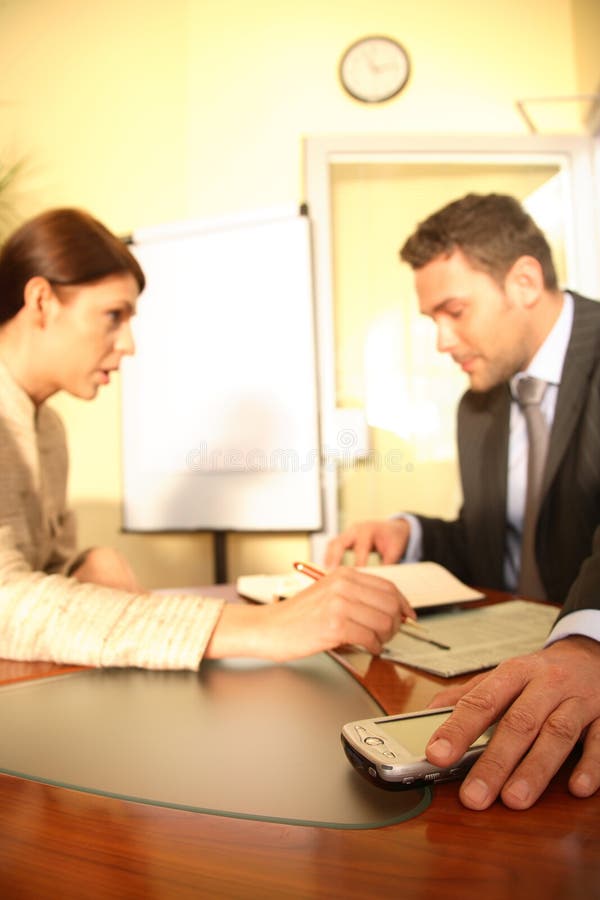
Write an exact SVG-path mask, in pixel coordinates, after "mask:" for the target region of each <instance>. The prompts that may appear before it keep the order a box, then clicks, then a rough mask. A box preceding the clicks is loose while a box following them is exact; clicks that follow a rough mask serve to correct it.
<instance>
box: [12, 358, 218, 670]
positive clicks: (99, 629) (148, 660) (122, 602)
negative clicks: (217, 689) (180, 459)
mask: <svg viewBox="0 0 600 900" xmlns="http://www.w3.org/2000/svg"><path fill="white" fill-rule="evenodd" d="M67 472H68V457H67V448H66V441H65V433H64V428H63V425H62V422H61V420H60V418H59V416H58V415H57V413H56V412H55V411H54V410H52V409H51V408H50V407H48V406H46V405H42V406H41V407H39V408H36V407H35V406H34V405H33V403H32V402H31V400H30V399H29V397H28V396H27V394H26V393H25V392H24V391H23V390H22V389H21V388H20V387H19V386H18V385H17V384H16V383H15V382H14V380H13V379H12V377H11V375H10V373H9V372H8V370H7V369H6V367H5V366H4V365H3V364H2V363H0V657H3V658H6V659H22V660H53V661H55V662H64V663H77V664H83V665H92V666H142V667H145V668H153V669H196V668H197V667H198V665H199V663H200V660H201V658H202V655H203V653H204V650H205V648H206V645H207V643H208V641H209V639H210V636H211V634H212V632H213V629H214V627H215V624H216V622H217V620H218V618H219V616H220V614H221V610H222V606H223V601H222V600H217V599H211V598H204V597H196V596H189V595H176V596H172V595H169V596H160V595H156V594H142V595H134V594H129V593H126V592H125V591H117V590H113V589H111V588H104V587H100V586H98V585H92V584H81V583H80V582H78V581H77V580H75V579H73V578H69V577H67V575H66V573H68V571H69V567H70V566H71V564H72V562H73V561H74V560H75V558H76V555H77V548H76V535H75V521H74V517H73V514H72V512H71V511H70V510H69V509H68V508H67V506H66V485H67Z"/></svg>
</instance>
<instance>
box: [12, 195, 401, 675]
mask: <svg viewBox="0 0 600 900" xmlns="http://www.w3.org/2000/svg"><path fill="white" fill-rule="evenodd" d="M143 288H144V275H143V272H142V270H141V269H140V266H139V264H138V262H137V261H136V259H135V258H134V257H133V256H132V254H131V253H130V252H129V251H128V249H127V248H126V247H125V245H124V244H123V243H122V242H121V241H119V240H118V239H117V238H116V237H115V236H114V235H112V234H111V233H110V232H109V231H108V230H107V229H106V228H105V227H104V226H103V225H101V224H100V223H99V222H98V221H96V220H95V219H93V218H92V217H91V216H90V215H88V214H87V213H85V212H83V211H80V210H76V209H56V210H50V211H48V212H46V213H42V214H41V215H39V216H37V217H36V218H34V219H32V220H30V221H29V222H27V223H25V224H24V225H23V226H21V228H19V229H18V230H17V231H16V232H15V233H14V234H13V235H12V236H11V237H10V238H9V239H8V241H7V242H6V243H5V245H4V247H3V248H2V251H1V252H0V657H5V658H12V659H28V660H36V659H37V660H55V661H60V662H65V663H80V664H87V665H96V666H104V665H110V666H144V667H149V668H169V669H173V668H175V669H179V668H188V669H194V668H197V666H198V665H199V663H200V660H201V658H202V657H203V656H205V657H213V658H218V657H224V656H233V655H236V656H258V657H264V658H268V659H275V660H284V659H291V658H294V657H299V656H304V655H308V654H311V653H315V652H318V651H321V650H325V649H329V648H332V647H335V646H337V645H339V644H343V643H354V644H359V645H361V646H363V647H365V648H366V649H367V650H369V651H371V652H373V653H377V652H379V650H380V649H381V646H382V643H383V642H384V641H386V640H387V639H389V637H390V636H391V635H392V634H393V633H394V632H395V630H396V629H397V627H398V626H399V624H400V622H401V621H402V619H403V618H405V617H406V616H413V615H414V613H413V612H412V610H411V608H410V606H409V605H408V603H407V601H406V600H405V599H404V598H403V597H402V596H401V595H400V594H399V593H398V591H397V590H396V589H395V588H394V587H393V586H392V585H391V584H390V583H389V582H386V581H383V580H382V579H379V578H375V577H373V576H371V575H365V574H363V573H359V572H356V571H353V570H344V569H338V570H337V571H336V572H334V573H331V574H330V575H327V576H326V577H324V578H323V579H321V580H320V581H318V582H317V583H315V584H314V585H313V586H312V587H310V588H308V589H306V590H304V591H302V592H301V593H300V594H297V595H296V596H295V597H294V598H291V599H289V600H287V601H286V602H285V603H281V604H275V605H272V606H261V607H253V606H249V605H245V604H224V603H223V601H221V600H218V599H211V598H206V597H198V596H192V595H177V596H161V595H156V594H151V593H147V592H145V591H144V590H143V589H142V588H141V587H140V586H139V585H138V583H137V580H136V578H135V575H134V574H133V572H132V571H131V569H130V567H129V565H128V563H127V561H126V560H125V559H123V558H122V556H120V555H119V554H118V553H117V552H116V551H114V550H111V549H110V548H102V547H99V548H92V549H90V550H88V551H87V552H84V553H78V551H77V547H76V535H75V524H74V520H73V515H72V513H71V512H70V511H69V510H68V509H67V507H66V485H67V469H68V459H67V449H66V441H65V434H64V429H63V426H62V423H61V420H60V418H59V417H58V415H57V413H56V412H55V411H54V410H52V409H51V408H50V407H49V406H48V405H47V403H46V401H47V400H48V398H49V397H51V396H52V395H53V394H55V393H56V392H57V391H60V390H64V391H67V392H68V393H70V394H72V395H73V396H75V397H80V398H82V399H86V400H91V399H93V398H94V397H95V396H96V394H97V393H98V391H99V389H100V388H101V387H102V385H105V384H108V382H109V380H110V378H111V376H112V375H113V373H114V372H116V371H117V370H118V368H119V365H120V363H121V359H122V358H123V356H125V355H127V354H131V353H133V352H134V344H133V338H132V334H131V328H130V324H131V318H132V316H134V315H135V312H136V306H137V303H138V297H139V294H140V293H141V292H142V290H143Z"/></svg>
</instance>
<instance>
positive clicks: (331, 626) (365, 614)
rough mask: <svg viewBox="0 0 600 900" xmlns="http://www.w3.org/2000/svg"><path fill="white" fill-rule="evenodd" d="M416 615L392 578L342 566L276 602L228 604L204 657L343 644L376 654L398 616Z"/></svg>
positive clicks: (279, 654)
mask: <svg viewBox="0 0 600 900" xmlns="http://www.w3.org/2000/svg"><path fill="white" fill-rule="evenodd" d="M414 616H415V613H414V610H413V609H412V607H411V606H410V604H409V603H408V601H407V600H406V598H405V597H404V596H403V595H402V594H401V593H400V592H399V591H398V590H397V588H396V587H395V586H394V585H393V584H392V583H391V582H390V581H387V580H385V579H383V578H377V577H376V576H374V575H367V574H365V573H363V572H356V571H354V570H353V569H344V568H340V569H336V570H335V572H331V573H330V574H329V575H326V576H325V577H324V578H321V579H320V580H319V581H317V582H315V584H314V585H311V587H309V588H306V590H304V591H301V592H300V593H299V594H296V595H295V596H294V597H289V598H288V599H287V600H283V601H281V602H280V603H274V604H268V605H266V606H260V607H256V606H248V605H246V604H244V605H242V604H234V603H232V604H228V605H226V606H225V608H224V610H223V613H222V616H221V619H220V621H219V622H218V624H217V627H216V628H215V631H214V632H213V636H212V638H211V640H210V643H209V645H208V647H207V652H206V656H207V657H213V658H217V657H223V656H235V655H242V656H257V657H262V658H266V659H271V660H276V661H283V660H288V659H297V658H299V657H302V656H308V655H310V654H312V653H319V652H320V651H322V650H332V649H333V648H334V647H339V646H341V645H343V644H357V645H358V646H360V647H364V648H365V649H366V650H368V651H369V652H370V653H375V654H377V653H379V652H380V650H381V648H382V646H383V644H384V643H385V642H386V641H388V640H389V639H390V638H391V637H392V635H393V634H395V633H396V631H397V630H398V628H399V626H400V624H401V623H402V621H403V620H404V619H406V618H414Z"/></svg>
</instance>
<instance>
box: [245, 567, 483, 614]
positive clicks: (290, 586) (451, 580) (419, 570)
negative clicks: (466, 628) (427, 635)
mask: <svg viewBox="0 0 600 900" xmlns="http://www.w3.org/2000/svg"><path fill="white" fill-rule="evenodd" d="M359 571H361V572H368V573H369V574H370V575H378V576H380V577H381V578H387V579H388V580H389V581H391V582H393V584H395V585H396V587H397V588H398V590H400V591H402V593H403V594H404V596H405V597H406V598H407V600H408V601H409V603H410V604H411V605H412V606H413V608H414V609H423V608H425V607H428V606H445V605H447V604H449V603H464V602H466V601H469V600H481V599H482V598H483V596H484V595H483V594H482V593H480V592H479V591H475V590H473V588H470V587H467V585H466V584H463V582H462V581H460V580H459V579H458V578H456V577H455V576H454V575H453V574H452V573H451V572H449V571H448V569H445V568H444V567H443V566H440V565H439V564H438V563H433V562H418V563H401V564H399V565H392V566H367V567H364V568H360V569H359ZM311 584H314V581H313V580H312V579H311V578H309V577H308V576H307V575H301V574H300V573H299V572H290V573H289V574H287V575H241V576H240V577H239V578H238V579H237V583H236V588H237V592H238V594H240V595H241V596H242V597H247V598H248V599H249V600H255V601H257V602H258V603H272V602H273V601H277V600H281V599H284V598H286V597H291V596H293V595H294V594H297V593H298V591H301V590H303V589H304V588H306V587H309V585H311Z"/></svg>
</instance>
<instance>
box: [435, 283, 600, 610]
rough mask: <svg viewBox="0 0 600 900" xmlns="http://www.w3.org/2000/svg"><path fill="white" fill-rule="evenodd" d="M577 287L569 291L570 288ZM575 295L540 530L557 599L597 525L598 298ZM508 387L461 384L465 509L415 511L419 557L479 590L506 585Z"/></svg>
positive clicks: (549, 585) (542, 562) (543, 566)
mask: <svg viewBox="0 0 600 900" xmlns="http://www.w3.org/2000/svg"><path fill="white" fill-rule="evenodd" d="M571 293H573V292H571ZM573 296H574V301H575V305H574V318H573V329H572V332H571V338H570V341H569V345H568V348H567V354H566V357H565V364H564V367H563V373H562V379H561V384H560V388H559V392H558V398H557V404H556V411H555V415H554V423H553V426H552V433H551V436H550V445H549V449H548V460H547V464H546V471H545V475H544V486H543V499H542V502H541V506H540V513H539V517H538V524H537V533H536V552H537V557H538V565H539V569H540V575H541V577H542V581H543V583H544V586H545V588H546V591H547V595H548V599H549V600H554V601H555V602H558V603H563V602H564V600H565V598H566V596H567V594H568V592H569V588H570V587H571V585H572V583H573V582H574V580H575V578H576V577H577V575H578V573H579V569H580V568H581V565H582V563H583V561H584V560H585V559H586V557H588V556H589V555H590V552H591V547H592V539H593V535H594V531H595V528H596V526H597V525H600V303H597V302H595V301H592V300H587V299H585V298H583V297H579V296H578V295H576V294H573ZM509 417H510V389H509V386H508V384H502V385H500V386H498V387H496V388H493V389H492V390H491V391H488V392H486V393H474V392H473V391H467V393H466V394H464V396H463V397H462V399H461V402H460V405H459V410H458V454H459V462H460V473H461V480H462V488H463V506H462V509H461V511H460V514H459V517H458V519H457V520H456V521H452V522H450V521H445V520H442V519H435V518H431V517H427V516H418V518H419V520H420V522H421V526H422V528H423V558H424V559H430V560H434V561H436V562H439V563H441V564H442V565H444V566H446V567H447V568H448V569H450V570H451V571H452V572H454V573H455V574H456V575H457V576H458V577H459V578H462V579H463V580H464V581H466V582H468V583H469V584H473V585H478V586H479V587H489V588H496V589H499V590H506V585H505V583H504V573H503V565H504V551H505V542H506V495H507V471H508V438H509Z"/></svg>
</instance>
